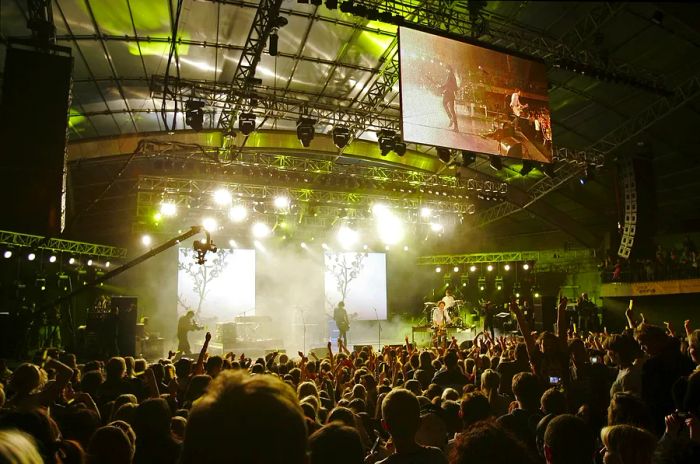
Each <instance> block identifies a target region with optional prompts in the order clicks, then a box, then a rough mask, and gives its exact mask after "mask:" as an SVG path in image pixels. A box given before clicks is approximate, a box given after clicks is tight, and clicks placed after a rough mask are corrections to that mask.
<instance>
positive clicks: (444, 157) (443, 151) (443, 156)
mask: <svg viewBox="0 0 700 464" xmlns="http://www.w3.org/2000/svg"><path fill="white" fill-rule="evenodd" d="M435 150H436V151H437V155H438V158H440V161H442V162H443V163H445V164H449V162H450V161H451V160H452V154H451V153H450V150H449V149H448V148H444V147H437V148H436V149H435Z"/></svg>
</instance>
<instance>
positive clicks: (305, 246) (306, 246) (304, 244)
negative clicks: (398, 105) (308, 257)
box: [299, 242, 309, 250]
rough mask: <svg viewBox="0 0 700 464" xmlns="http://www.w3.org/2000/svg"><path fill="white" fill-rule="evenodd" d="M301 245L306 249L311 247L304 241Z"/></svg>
mask: <svg viewBox="0 0 700 464" xmlns="http://www.w3.org/2000/svg"><path fill="white" fill-rule="evenodd" d="M299 246H301V247H302V248H303V249H305V250H306V249H308V248H309V247H308V245H307V244H306V243H304V242H301V245H299Z"/></svg>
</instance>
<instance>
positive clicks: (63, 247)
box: [0, 230, 127, 258]
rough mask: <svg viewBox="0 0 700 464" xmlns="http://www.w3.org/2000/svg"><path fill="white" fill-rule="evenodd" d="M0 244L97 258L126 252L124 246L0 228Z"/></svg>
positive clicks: (112, 256)
mask: <svg viewBox="0 0 700 464" xmlns="http://www.w3.org/2000/svg"><path fill="white" fill-rule="evenodd" d="M0 244H2V245H5V246H12V247H22V248H31V249H37V250H48V251H55V252H58V253H73V254H76V255H90V256H94V257H97V258H125V257H126V253H127V251H126V248H117V247H112V246H107V245H95V244H93V243H84V242H74V241H72V240H63V239H60V238H46V237H42V236H40V235H30V234H22V233H19V232H10V231H6V230H0Z"/></svg>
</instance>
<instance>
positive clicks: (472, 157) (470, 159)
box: [462, 150, 476, 168]
mask: <svg viewBox="0 0 700 464" xmlns="http://www.w3.org/2000/svg"><path fill="white" fill-rule="evenodd" d="M474 162H476V153H474V152H473V151H469V150H462V166H464V167H465V168H466V167H467V166H469V165H470V164H472V163H474Z"/></svg>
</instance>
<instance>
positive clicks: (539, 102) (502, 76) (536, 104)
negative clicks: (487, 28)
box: [399, 27, 552, 162]
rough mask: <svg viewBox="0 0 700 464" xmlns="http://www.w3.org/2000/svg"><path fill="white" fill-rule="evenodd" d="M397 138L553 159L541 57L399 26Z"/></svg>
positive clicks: (492, 152) (544, 74)
mask: <svg viewBox="0 0 700 464" xmlns="http://www.w3.org/2000/svg"><path fill="white" fill-rule="evenodd" d="M399 64H400V83H401V119H402V131H403V138H404V140H405V141H407V142H414V143H419V144H423V145H432V146H437V147H446V148H453V149H460V150H469V151H473V152H477V153H485V154H489V155H501V156H507V157H512V158H521V159H528V160H534V161H538V162H551V161H552V128H551V120H550V112H549V97H548V95H547V89H548V80H547V72H546V68H545V65H544V63H541V62H538V61H534V60H528V59H524V58H520V57H517V56H514V55H509V54H506V53H502V52H497V51H494V50H489V49H487V48H483V47H478V46H475V45H471V44H467V43H464V42H459V41H457V40H452V39H447V38H445V37H440V36H436V35H432V34H427V33H425V32H420V31H416V30H413V29H409V28H405V27H401V28H399Z"/></svg>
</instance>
